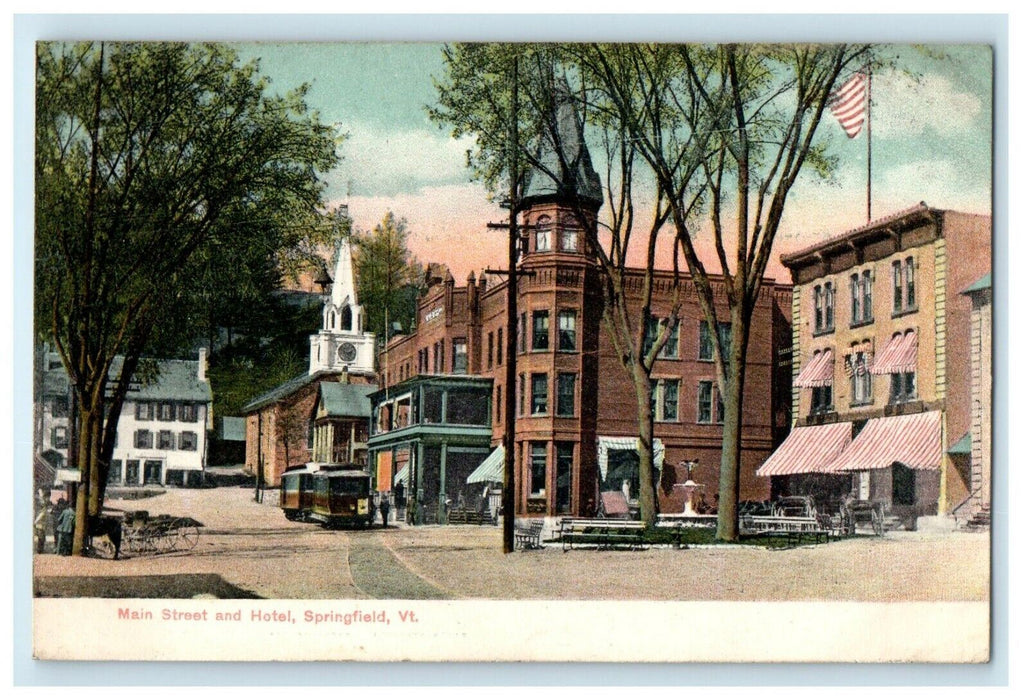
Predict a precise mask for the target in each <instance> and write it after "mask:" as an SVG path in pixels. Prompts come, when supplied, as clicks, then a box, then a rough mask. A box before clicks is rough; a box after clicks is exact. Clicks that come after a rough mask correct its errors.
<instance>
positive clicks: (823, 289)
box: [814, 282, 836, 333]
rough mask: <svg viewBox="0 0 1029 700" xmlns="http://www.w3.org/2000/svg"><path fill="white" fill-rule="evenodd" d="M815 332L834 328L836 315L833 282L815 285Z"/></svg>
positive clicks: (824, 331) (823, 331)
mask: <svg viewBox="0 0 1029 700" xmlns="http://www.w3.org/2000/svg"><path fill="white" fill-rule="evenodd" d="M814 294H815V333H827V332H829V331H831V330H833V326H834V316H835V309H834V307H835V304H836V300H835V293H834V290H833V286H832V282H826V283H825V286H822V285H817V284H816V285H815V290H814Z"/></svg>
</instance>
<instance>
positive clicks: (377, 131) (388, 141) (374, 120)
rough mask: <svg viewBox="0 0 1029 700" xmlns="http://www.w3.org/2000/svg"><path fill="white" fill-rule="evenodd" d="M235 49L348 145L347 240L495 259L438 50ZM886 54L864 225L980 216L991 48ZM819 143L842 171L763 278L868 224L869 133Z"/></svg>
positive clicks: (348, 46)
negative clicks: (445, 104)
mask: <svg viewBox="0 0 1029 700" xmlns="http://www.w3.org/2000/svg"><path fill="white" fill-rule="evenodd" d="M237 48H238V49H239V50H240V53H241V56H242V57H243V58H244V59H246V60H249V59H251V58H258V59H259V60H260V67H261V72H262V73H263V74H264V75H267V76H268V77H269V78H271V80H272V89H273V90H275V91H280V92H284V91H287V90H289V89H290V88H292V87H295V86H297V85H300V84H301V83H308V84H310V92H309V94H308V104H309V105H310V107H311V108H312V109H314V110H316V111H318V112H319V113H320V115H321V117H322V120H323V121H325V122H328V123H333V124H337V125H338V128H339V129H340V130H341V131H342V132H345V133H346V134H347V135H348V138H347V139H346V141H345V142H343V144H342V145H341V147H340V155H341V156H342V161H341V163H340V165H339V166H338V167H337V168H336V169H334V170H333V171H332V172H331V173H328V174H327V175H326V181H327V184H328V188H327V193H326V196H327V199H328V202H329V204H330V205H336V204H340V203H347V204H348V205H349V208H350V213H351V215H352V216H353V217H354V221H355V225H356V226H357V228H358V229H360V230H369V229H371V228H372V227H374V226H375V224H376V223H378V222H379V221H380V220H381V219H382V217H383V215H384V214H385V213H386V211H387V210H392V211H393V212H394V214H396V215H397V216H398V217H402V218H404V219H406V220H407V222H408V224H409V228H410V230H411V238H410V247H411V249H412V251H413V252H414V254H415V255H416V256H417V258H418V259H419V260H420V261H421V262H423V263H425V262H430V261H432V262H443V263H446V264H447V265H448V266H449V267H450V269H451V272H452V273H453V275H454V277H455V278H457V279H459V280H463V279H464V278H465V277H467V275H468V272H469V271H474V272H476V273H477V272H479V271H480V270H482V269H483V268H485V267H487V266H496V265H498V264H501V263H502V262H503V260H504V258H505V255H506V244H505V236H506V233H505V232H504V231H490V230H487V228H486V223H487V222H490V221H494V222H499V221H503V220H504V219H505V218H506V212H505V211H503V210H501V209H500V208H498V207H496V206H495V205H493V204H491V203H490V201H489V199H488V195H487V193H486V191H485V190H484V188H483V187H482V186H481V185H480V184H479V183H477V182H474V181H472V179H471V174H470V171H469V170H468V169H467V167H466V156H465V154H466V151H467V150H468V149H470V148H472V146H473V143H472V142H471V141H470V140H469V139H468V138H465V139H462V140H455V139H453V138H451V137H450V134H449V131H448V130H447V129H445V128H440V127H439V126H438V125H436V124H434V123H432V122H431V121H430V120H429V118H428V115H427V111H426V107H427V105H430V104H432V103H434V102H435V101H436V98H437V95H436V90H435V87H434V83H433V79H434V78H442V77H443V76H444V66H443V59H442V54H441V45H439V44H419V43H406V44H374V43H293V44H273V43H261V44H240V45H237ZM889 48H890V49H891V52H892V53H895V54H896V55H897V56H898V57H899V59H898V62H897V64H896V68H895V69H892V70H886V71H883V72H881V73H878V74H876V75H875V76H874V78H873V86H872V90H873V106H872V134H873V138H872V149H873V150H872V170H873V180H872V191H873V195H872V217H873V219H874V218H878V217H881V216H884V215H887V214H889V213H891V212H894V211H898V210H901V209H905V208H907V207H910V206H912V205H915V204H917V203H918V202H920V201H924V202H926V203H927V204H929V205H930V206H933V207H938V208H946V209H956V210H959V211H968V212H974V213H989V212H990V201H991V162H992V157H991V133H992V117H993V115H992V100H991V94H992V67H991V66H992V54H991V51H990V49H989V48H988V47H985V46H975V45H950V46H936V47H933V48H932V49H930V50H925V49H919V48H916V47H913V46H892V47H889ZM913 76H917V77H913ZM820 133H821V135H823V136H825V137H827V138H828V140H829V143H830V149H831V152H832V153H833V154H835V155H837V156H838V158H839V167H838V168H837V170H836V172H835V173H834V175H833V177H832V178H831V179H830V180H828V181H826V180H821V179H819V178H817V177H816V176H813V175H810V176H803V177H802V178H801V180H800V181H799V182H798V183H797V185H796V186H795V188H794V190H793V192H792V193H791V195H790V200H789V204H788V208H787V213H786V216H785V217H784V220H783V224H782V226H781V228H780V231H779V236H778V238H777V244H776V255H774V256H773V262H772V264H771V265H770V266H769V270H768V272H769V274H770V275H772V276H774V277H777V278H778V279H782V280H786V279H787V274H786V272H785V270H784V269H783V268H782V267H781V265H780V264H779V263H778V257H779V254H782V253H785V252H789V251H790V250H796V249H798V248H801V247H804V246H806V245H810V244H811V243H814V242H817V241H818V240H819V239H820V238H825V237H828V236H832V235H836V234H839V233H842V232H843V231H845V230H847V229H850V228H853V227H855V226H860V225H862V224H864V223H865V178H866V167H867V166H866V148H867V146H866V136H865V134H864V132H862V133H861V134H860V135H858V136H857V137H856V138H854V139H848V138H847V137H846V135H845V134H844V132H843V130H842V129H841V128H840V127H839V125H838V124H837V123H836V122H835V121H834V120H832V118H831V116H828V115H827V117H826V118H825V119H824V121H823V124H822V125H821V127H820ZM594 160H595V161H596V156H595V157H594ZM595 165H598V164H597V163H596V162H595ZM597 169H598V171H600V170H601V169H600V167H599V165H598V168H597ZM701 239H703V235H701ZM669 240H671V239H670V238H669Z"/></svg>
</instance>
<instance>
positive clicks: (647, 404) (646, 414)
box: [632, 363, 657, 528]
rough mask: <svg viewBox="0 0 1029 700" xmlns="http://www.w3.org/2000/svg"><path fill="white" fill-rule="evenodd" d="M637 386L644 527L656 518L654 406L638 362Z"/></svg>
mask: <svg viewBox="0 0 1029 700" xmlns="http://www.w3.org/2000/svg"><path fill="white" fill-rule="evenodd" d="M632 381H633V384H634V385H635V388H636V412H637V413H636V417H637V423H638V425H639V436H638V437H639V444H638V445H637V448H636V449H637V452H638V454H639V462H640V520H641V521H642V522H643V524H644V525H645V526H646V527H647V528H651V527H653V526H654V523H656V522H657V490H656V489H655V484H654V407H653V404H652V403H651V389H650V377H649V376H647V373H646V371H645V370H644V369H643V368H642V367H641V366H640V365H639V364H638V363H637V364H635V365H633V367H632Z"/></svg>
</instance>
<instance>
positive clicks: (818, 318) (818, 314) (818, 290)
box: [814, 284, 825, 333]
mask: <svg viewBox="0 0 1029 700" xmlns="http://www.w3.org/2000/svg"><path fill="white" fill-rule="evenodd" d="M814 294H815V332H816V333H817V332H819V331H821V330H822V328H823V327H824V325H825V307H824V306H823V303H824V302H823V301H822V285H820V284H816V285H815V291H814Z"/></svg>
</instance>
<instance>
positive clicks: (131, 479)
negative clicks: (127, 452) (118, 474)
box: [125, 459, 139, 485]
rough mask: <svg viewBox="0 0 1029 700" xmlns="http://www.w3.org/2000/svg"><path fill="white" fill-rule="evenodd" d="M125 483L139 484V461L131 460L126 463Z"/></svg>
mask: <svg viewBox="0 0 1029 700" xmlns="http://www.w3.org/2000/svg"><path fill="white" fill-rule="evenodd" d="M125 483H126V484H133V485H134V484H138V483H139V460H138V459H129V460H126V461H125Z"/></svg>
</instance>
